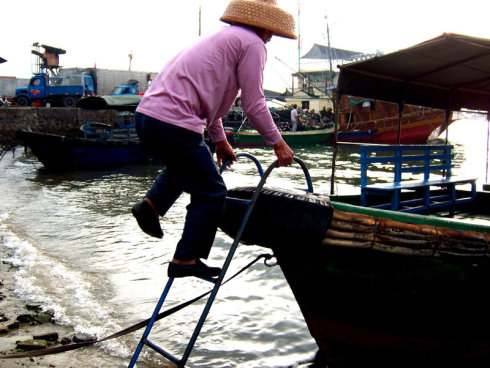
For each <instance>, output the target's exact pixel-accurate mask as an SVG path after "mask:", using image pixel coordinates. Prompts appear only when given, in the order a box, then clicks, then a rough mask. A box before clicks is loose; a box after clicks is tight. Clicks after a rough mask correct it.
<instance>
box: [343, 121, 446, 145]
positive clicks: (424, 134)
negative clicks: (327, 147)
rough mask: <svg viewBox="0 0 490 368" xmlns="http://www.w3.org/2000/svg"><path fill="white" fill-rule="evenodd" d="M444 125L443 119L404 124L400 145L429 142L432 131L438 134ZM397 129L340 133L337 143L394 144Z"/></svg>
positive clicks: (394, 127)
mask: <svg viewBox="0 0 490 368" xmlns="http://www.w3.org/2000/svg"><path fill="white" fill-rule="evenodd" d="M443 125H444V117H440V118H439V119H431V120H425V121H421V122H417V123H413V124H405V125H404V126H403V127H402V130H401V134H400V144H421V143H426V142H427V141H428V140H429V137H430V136H431V134H433V132H434V131H437V132H439V131H440V129H441V127H442V126H443ZM397 137H398V128H397V127H396V126H393V127H391V128H385V129H382V128H379V129H375V130H367V131H340V132H339V134H338V141H339V142H352V143H376V144H394V143H396V142H397Z"/></svg>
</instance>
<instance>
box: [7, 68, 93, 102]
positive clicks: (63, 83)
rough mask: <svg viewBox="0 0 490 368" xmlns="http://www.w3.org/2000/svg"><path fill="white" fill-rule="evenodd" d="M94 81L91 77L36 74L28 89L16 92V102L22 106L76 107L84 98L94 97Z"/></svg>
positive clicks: (84, 75) (24, 88) (18, 89)
mask: <svg viewBox="0 0 490 368" xmlns="http://www.w3.org/2000/svg"><path fill="white" fill-rule="evenodd" d="M94 93H95V92H94V81H93V78H92V76H91V75H86V74H83V75H71V76H50V77H48V76H47V75H46V74H45V73H38V74H35V75H34V76H33V77H32V78H31V80H30V82H29V85H28V86H27V87H21V88H17V89H16V90H15V102H16V103H17V105H20V106H31V105H32V104H34V105H36V106H46V105H47V104H48V103H49V104H50V105H53V106H64V107H75V105H76V103H77V101H78V100H79V99H80V98H82V97H83V96H89V95H93V94H94Z"/></svg>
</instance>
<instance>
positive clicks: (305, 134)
mask: <svg viewBox="0 0 490 368" xmlns="http://www.w3.org/2000/svg"><path fill="white" fill-rule="evenodd" d="M334 131H335V129H334V128H327V129H312V130H302V131H295V132H292V131H281V132H280V133H281V136H282V137H283V139H284V140H285V141H286V143H288V144H318V143H328V142H329V141H331V139H332V137H333V134H334ZM235 137H236V142H237V144H238V145H243V146H255V145H265V144H266V143H265V141H264V139H263V138H262V136H261V135H260V134H259V133H258V132H257V131H256V130H252V129H250V130H238V132H237V133H236V134H235Z"/></svg>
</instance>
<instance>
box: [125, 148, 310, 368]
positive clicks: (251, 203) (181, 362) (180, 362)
mask: <svg viewBox="0 0 490 368" xmlns="http://www.w3.org/2000/svg"><path fill="white" fill-rule="evenodd" d="M239 157H247V158H249V159H251V160H252V161H253V162H254V163H255V165H256V166H257V170H258V171H259V174H260V176H261V179H260V182H259V184H258V185H257V187H256V188H255V191H254V194H253V196H252V198H251V199H239V198H230V197H227V198H226V200H227V201H232V202H235V203H239V204H243V205H246V206H247V210H246V212H245V215H244V217H243V219H242V222H241V225H240V227H239V229H238V232H237V234H236V236H235V239H234V241H233V244H232V245H231V247H230V250H229V251H228V255H227V257H226V259H225V263H224V264H223V267H222V269H221V273H220V274H219V276H218V277H216V278H206V277H199V278H201V279H203V280H205V281H209V282H211V283H213V284H214V287H213V290H212V291H211V293H210V295H209V297H208V300H207V302H206V305H205V307H204V310H203V312H202V314H201V316H200V318H199V321H198V322H197V325H196V327H195V329H194V332H193V334H192V336H191V338H190V340H189V343H188V344H187V347H186V349H185V351H184V354H183V355H182V357H181V358H180V359H179V358H177V357H175V356H174V355H172V354H171V353H169V352H167V351H166V350H164V349H162V348H161V347H159V346H157V345H156V344H154V343H153V342H151V341H150V340H149V339H148V336H149V335H150V331H151V329H152V327H153V324H154V323H155V321H156V318H157V316H158V314H159V312H160V310H161V309H162V306H163V303H164V301H165V299H166V298H167V295H168V293H169V291H170V288H171V287H172V283H173V281H174V278H173V277H171V278H169V279H168V281H167V284H166V286H165V288H164V290H163V293H162V296H161V297H160V299H159V300H158V303H157V305H156V308H155V311H154V312H153V314H152V316H151V318H150V321H149V322H148V325H147V327H146V329H145V332H144V333H143V336H142V337H141V340H140V342H139V344H138V346H137V347H136V350H135V352H134V354H133V357H132V359H131V362H130V363H129V365H128V368H133V367H134V365H135V364H136V361H137V360H138V357H139V355H140V353H141V350H142V349H143V346H144V345H146V346H148V347H150V348H151V349H153V350H155V351H156V352H158V353H159V354H161V355H163V356H164V357H165V358H167V359H168V360H170V361H171V362H172V363H174V364H176V365H177V367H179V368H182V367H185V364H186V363H187V360H188V358H189V355H190V354H191V351H192V349H193V347H194V344H195V343H196V340H197V338H198V336H199V333H200V332H201V329H202V326H203V325H204V322H205V320H206V317H207V315H208V313H209V310H210V309H211V305H212V304H213V302H214V300H215V298H216V295H217V293H218V290H219V288H220V287H221V284H222V282H223V279H224V277H225V274H226V271H227V270H228V267H229V265H230V263H231V260H232V259H233V256H234V255H235V251H236V249H237V247H238V243H239V242H240V240H241V237H242V235H243V232H244V230H245V226H246V225H247V222H248V220H249V218H250V214H251V213H252V210H253V209H254V207H255V204H256V202H257V199H258V197H259V194H260V192H261V191H262V188H263V187H264V184H265V181H266V179H267V177H268V176H269V175H270V173H271V171H272V170H273V169H274V168H276V167H277V161H275V162H273V163H272V164H271V165H270V166H269V168H268V169H267V171H266V172H265V173H264V172H263V170H262V166H261V165H260V163H259V161H258V160H257V159H256V158H255V157H254V156H252V155H249V154H247V153H241V154H238V155H237V158H239ZM294 161H296V162H298V163H299V164H300V166H301V168H302V169H303V172H304V174H305V177H306V181H307V185H308V189H307V191H309V192H313V185H312V182H311V179H310V176H309V173H308V170H307V168H306V166H305V164H304V163H303V162H302V161H301V160H300V159H298V158H296V157H295V158H294ZM230 163H231V161H229V162H227V163H226V164H225V165H223V167H222V168H221V170H220V172H221V173H222V172H223V171H224V170H225V169H226V167H227V166H228V165H229V164H230Z"/></svg>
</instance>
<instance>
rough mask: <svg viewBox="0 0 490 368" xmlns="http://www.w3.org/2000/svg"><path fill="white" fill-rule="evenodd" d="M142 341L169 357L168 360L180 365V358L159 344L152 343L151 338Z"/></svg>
mask: <svg viewBox="0 0 490 368" xmlns="http://www.w3.org/2000/svg"><path fill="white" fill-rule="evenodd" d="M142 342H143V344H145V345H146V346H149V347H150V348H152V349H153V350H155V351H156V352H157V353H160V354H161V355H163V356H164V357H165V358H167V359H168V360H170V361H171V362H172V363H174V364H177V365H178V363H179V362H180V359H177V358H176V357H175V356H173V355H172V354H170V353H169V352H167V351H166V350H163V349H162V348H161V347H159V346H158V345H156V344H154V343H152V342H151V341H150V340H148V339H144V340H142Z"/></svg>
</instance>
